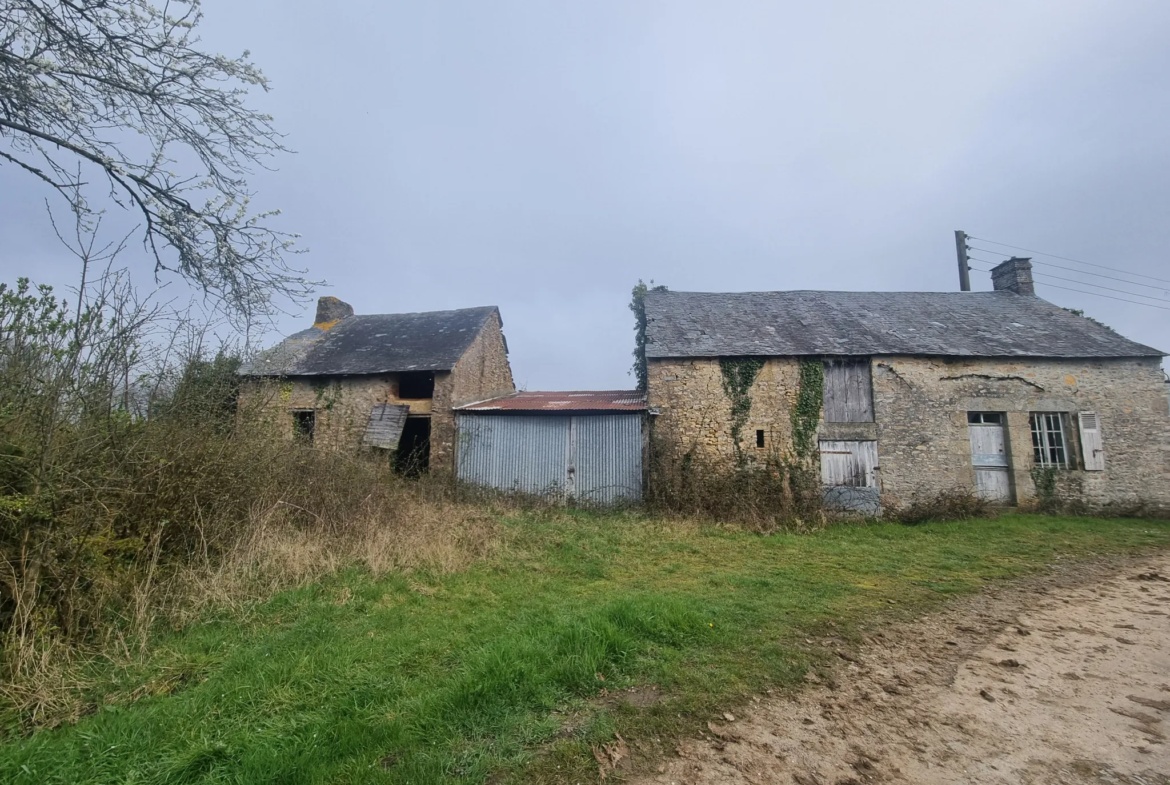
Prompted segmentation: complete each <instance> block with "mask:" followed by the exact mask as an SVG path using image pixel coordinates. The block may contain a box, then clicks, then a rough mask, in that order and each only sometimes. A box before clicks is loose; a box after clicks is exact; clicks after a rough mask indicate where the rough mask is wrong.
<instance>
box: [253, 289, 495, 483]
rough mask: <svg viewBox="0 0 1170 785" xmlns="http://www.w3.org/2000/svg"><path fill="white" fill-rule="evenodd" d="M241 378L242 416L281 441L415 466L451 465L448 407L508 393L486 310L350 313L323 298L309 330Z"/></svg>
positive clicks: (255, 362) (452, 430)
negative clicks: (374, 454) (250, 416)
mask: <svg viewBox="0 0 1170 785" xmlns="http://www.w3.org/2000/svg"><path fill="white" fill-rule="evenodd" d="M240 373H241V375H242V376H243V377H244V380H243V384H242V388H241V393H240V408H241V410H242V411H245V412H249V411H250V412H255V413H257V414H258V415H259V416H260V417H261V418H263V419H264V420H266V421H267V422H269V423H270V424H271V425H272V426H273V427H274V428H275V430H276V431H277V432H279V433H281V434H283V435H284V437H285V438H287V439H289V440H290V441H291V440H294V439H302V440H305V441H309V442H312V443H313V444H315V445H319V446H321V447H324V448H327V449H335V450H347V451H358V450H363V449H366V450H377V451H383V452H386V453H388V454H389V455H391V456H393V457H394V458H395V459H396V460H397V461H398V462H399V464H400V465H410V466H413V467H418V468H425V467H427V466H428V465H429V466H430V467H439V468H447V467H450V466H451V464H452V460H453V454H454V441H455V414H454V408H455V407H457V406H460V405H462V404H466V403H471V402H474V401H481V400H484V399H486V398H492V397H496V396H500V395H506V394H508V393H512V392H514V391H515V385H514V384H513V381H512V370H511V367H510V366H509V364H508V346H507V342H506V341H505V339H504V334H503V322H502V320H501V318H500V311H499V309H498V308H496V307H495V306H484V307H480V308H460V309H458V310H453V311H429V312H424V313H396V314H357V315H355V314H354V311H353V308H352V307H350V306H349V305H348V304H347V303H344V302H342V301H341V300H338V299H337V298H335V297H322V298H321V299H320V300H319V301H318V304H317V315H316V319H315V321H314V323H313V326H312V327H310V328H308V329H307V330H303V331H301V332H299V333H296V334H294V335H291V336H289V337H288V338H287V339H285V340H284V341H282V342H281V343H279V344H277V345H276V346H275V347H273V348H271V349H269V350H267V351H265V352H262V353H261V354H259V355H258V356H257V357H256V358H255V359H254V360H253V361H252V362H250V363H248V364H247V365H246V366H244V367H243V368H242V369H241V371H240Z"/></svg>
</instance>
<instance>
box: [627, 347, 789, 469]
mask: <svg viewBox="0 0 1170 785" xmlns="http://www.w3.org/2000/svg"><path fill="white" fill-rule="evenodd" d="M646 373H647V382H648V384H647V405H649V406H650V407H651V409H657V410H658V411H659V414H658V415H657V416H656V417H655V418H654V421H653V422H654V426H653V427H654V435H655V438H656V439H658V440H662V439H666V440H668V441H669V442H671V443H673V444H674V446H675V447H676V448H677V449H678V450H679V451H680V452H681V453H684V454H691V455H693V456H694V457H695V458H696V459H701V460H703V461H704V462H711V463H714V464H719V463H727V464H729V465H730V464H733V463H734V462H735V460H736V448H735V444H734V443H733V442H732V438H731V426H732V417H731V400H730V399H729V398H728V397H727V393H726V392H724V390H723V374H722V371H721V370H720V368H719V360H717V359H708V358H700V359H693V360H655V359H651V360H649V361H648V362H647V368H646ZM799 379H800V369H799V364H798V362H797V360H796V359H795V358H791V357H779V358H769V359H767V360H766V361H765V362H764V367H763V368H761V369H760V372H759V374H758V375H757V376H756V380H755V383H754V384H753V385H752V387H751V391H750V397H751V399H752V407H751V411H750V412H749V414H748V419H747V422H746V424H745V425H744V426H743V432H742V434H741V435H740V444H739V450H740V453H741V454H742V455H743V457H744V458H745V459H746V460H747V461H749V462H751V461H756V460H760V459H762V458H764V457H765V456H767V455H777V456H787V455H788V454H789V453H790V451H791V448H792V415H791V411H792V407H793V406H794V405H795V404H796V394H797V389H798V385H799ZM757 430H762V431H764V446H763V447H762V448H760V447H757V446H756V431H757Z"/></svg>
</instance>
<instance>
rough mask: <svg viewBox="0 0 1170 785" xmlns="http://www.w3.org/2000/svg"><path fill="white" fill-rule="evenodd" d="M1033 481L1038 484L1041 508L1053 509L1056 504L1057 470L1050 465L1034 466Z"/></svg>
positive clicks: (1037, 494) (1037, 493)
mask: <svg viewBox="0 0 1170 785" xmlns="http://www.w3.org/2000/svg"><path fill="white" fill-rule="evenodd" d="M1032 482H1033V483H1035V484H1036V496H1037V498H1038V499H1039V502H1040V509H1041V510H1044V511H1048V510H1051V509H1052V508H1053V507H1054V506H1055V504H1056V470H1055V469H1053V468H1052V467H1050V466H1033V467H1032Z"/></svg>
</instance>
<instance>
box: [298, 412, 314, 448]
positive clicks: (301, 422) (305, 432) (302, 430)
mask: <svg viewBox="0 0 1170 785" xmlns="http://www.w3.org/2000/svg"><path fill="white" fill-rule="evenodd" d="M292 418H293V436H294V437H296V438H298V439H304V440H305V441H308V442H312V441H313V429H314V428H316V426H317V413H316V412H315V411H313V410H312V409H301V410H299V411H295V412H293V413H292Z"/></svg>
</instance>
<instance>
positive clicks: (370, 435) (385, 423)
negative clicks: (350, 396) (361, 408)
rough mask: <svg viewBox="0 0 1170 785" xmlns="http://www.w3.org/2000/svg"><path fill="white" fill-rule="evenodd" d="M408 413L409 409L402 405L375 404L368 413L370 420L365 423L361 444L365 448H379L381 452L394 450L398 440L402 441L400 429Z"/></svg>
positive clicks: (404, 423)
mask: <svg viewBox="0 0 1170 785" xmlns="http://www.w3.org/2000/svg"><path fill="white" fill-rule="evenodd" d="M409 413H410V407H409V406H405V405H403V404H395V403H379V404H376V405H375V406H374V408H373V409H372V410H371V411H370V420H369V422H368V423H366V432H365V435H364V436H362V444H364V445H366V446H367V447H380V448H381V449H383V450H393V449H396V448H397V447H398V442H399V440H400V439H402V428H403V426H405V425H406V416H407V414H409Z"/></svg>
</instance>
